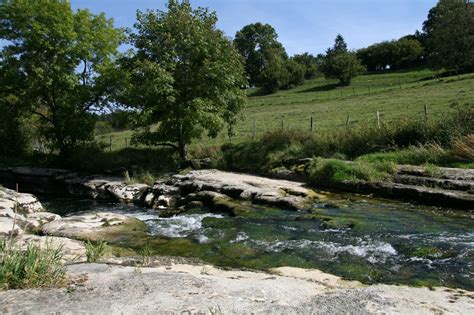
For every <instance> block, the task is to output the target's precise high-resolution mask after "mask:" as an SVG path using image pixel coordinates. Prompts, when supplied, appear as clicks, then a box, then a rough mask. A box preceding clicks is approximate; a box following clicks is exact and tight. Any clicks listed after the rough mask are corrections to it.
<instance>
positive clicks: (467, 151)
mask: <svg viewBox="0 0 474 315" xmlns="http://www.w3.org/2000/svg"><path fill="white" fill-rule="evenodd" d="M452 152H453V156H454V157H455V158H457V159H458V160H460V161H463V162H470V163H472V162H474V134H470V135H468V136H465V137H463V138H461V139H459V140H457V141H456V142H454V145H453V151H452Z"/></svg>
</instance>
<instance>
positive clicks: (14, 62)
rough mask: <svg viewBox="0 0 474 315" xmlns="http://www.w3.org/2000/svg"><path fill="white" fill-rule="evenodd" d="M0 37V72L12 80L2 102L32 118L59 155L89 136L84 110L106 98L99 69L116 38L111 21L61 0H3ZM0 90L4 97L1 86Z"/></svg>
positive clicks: (114, 46) (109, 55)
mask: <svg viewBox="0 0 474 315" xmlns="http://www.w3.org/2000/svg"><path fill="white" fill-rule="evenodd" d="M0 38H1V39H3V40H5V41H6V45H5V46H4V47H3V49H2V51H1V52H0V67H1V69H0V70H1V72H2V73H9V74H10V77H12V78H14V80H12V81H10V82H9V85H8V95H7V98H8V100H7V101H6V102H7V103H10V104H12V105H13V106H15V108H17V109H18V110H19V111H26V112H27V114H28V115H31V114H34V115H36V116H38V117H39V118H40V121H41V128H40V132H41V134H42V135H43V136H44V137H46V138H47V139H48V140H49V141H50V142H51V144H52V145H53V147H54V148H56V149H58V150H59V152H60V154H61V155H66V154H67V153H68V152H69V151H70V149H72V148H73V147H75V146H76V145H77V144H78V143H79V142H81V141H84V140H89V139H91V138H92V136H93V127H94V119H93V117H92V115H90V110H91V109H93V108H95V107H99V106H102V105H104V104H105V103H106V101H107V99H106V97H105V96H106V95H105V91H106V89H107V88H106V87H107V84H106V83H105V82H104V81H102V78H101V73H102V72H103V70H104V69H105V68H107V67H108V66H109V65H110V64H111V59H112V58H113V56H114V54H115V53H116V51H117V47H118V45H119V43H120V40H121V38H122V37H121V31H120V30H118V29H116V28H114V27H113V21H112V20H109V19H106V18H105V16H104V14H99V15H93V14H91V13H90V12H89V11H87V10H78V11H77V12H76V13H74V12H73V11H72V9H71V6H70V4H69V2H67V1H59V0H37V1H19V0H18V1H4V2H3V4H2V5H0ZM2 87H5V86H4V85H3V84H2ZM0 94H1V97H5V90H4V91H3V93H0ZM1 102H2V103H3V104H5V99H3V100H2V101H1ZM15 115H16V114H15ZM2 119H3V118H2Z"/></svg>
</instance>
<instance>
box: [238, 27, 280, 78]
mask: <svg viewBox="0 0 474 315" xmlns="http://www.w3.org/2000/svg"><path fill="white" fill-rule="evenodd" d="M234 43H235V45H236V47H237V49H238V50H239V52H240V54H241V55H242V56H243V57H244V59H245V71H246V74H247V76H248V78H249V83H250V84H251V85H256V86H263V85H268V82H265V81H263V82H262V81H261V79H262V75H261V73H262V71H264V70H266V71H268V69H265V67H266V66H267V67H268V64H269V63H272V62H274V59H275V58H278V59H285V60H286V59H287V58H288V56H287V55H286V52H285V49H284V48H283V45H282V44H281V43H280V42H279V41H278V34H277V32H276V31H275V29H274V28H273V27H272V26H271V25H270V24H262V23H254V24H249V25H246V26H244V27H243V28H242V29H241V30H240V31H238V32H237V33H236V35H235V39H234ZM275 71H278V69H277V70H272V72H275Z"/></svg>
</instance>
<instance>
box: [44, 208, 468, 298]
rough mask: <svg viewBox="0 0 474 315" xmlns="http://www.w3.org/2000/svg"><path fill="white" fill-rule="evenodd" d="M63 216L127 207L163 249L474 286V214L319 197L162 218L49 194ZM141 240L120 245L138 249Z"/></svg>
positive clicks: (359, 276) (243, 263)
mask: <svg viewBox="0 0 474 315" xmlns="http://www.w3.org/2000/svg"><path fill="white" fill-rule="evenodd" d="M44 203H45V205H46V206H47V208H49V210H50V211H52V212H56V213H58V214H61V215H68V214H71V213H77V212H78V211H108V212H117V213H122V214H127V215H130V216H133V217H135V218H138V219H140V220H142V221H144V222H145V223H146V224H147V225H148V227H149V235H147V236H146V243H147V244H151V246H152V248H153V250H154V252H155V253H156V254H158V255H171V256H185V257H196V258H200V259H202V260H205V261H207V262H210V263H213V264H216V265H220V266H230V267H247V268H253V269H267V268H271V267H278V266H294V267H302V268H318V269H321V270H323V271H326V272H329V273H333V274H336V275H339V276H343V277H345V278H348V279H355V280H360V281H363V282H365V283H379V282H382V283H400V284H411V285H426V286H440V285H444V286H450V287H460V288H464V289H468V290H474V217H473V215H472V213H469V212H455V211H446V210H441V209H436V208H432V207H419V206H413V205H410V204H404V203H396V202H389V201H380V200H377V201H375V200H369V201H365V200H352V201H348V200H345V201H344V202H342V203H341V202H339V203H338V204H339V205H335V204H333V203H330V204H315V205H314V206H313V209H312V211H311V212H312V215H308V214H307V213H301V212H294V211H285V210H277V209H270V208H264V207H256V208H255V209H254V210H255V211H252V213H251V214H249V215H246V216H244V217H230V216H227V215H224V214H216V213H210V212H209V211H207V210H206V209H200V210H194V211H192V212H187V213H185V214H182V215H180V216H176V217H172V218H159V217H158V216H157V213H156V212H154V211H153V210H147V209H144V208H139V207H135V206H127V205H123V204H117V203H108V202H97V201H90V200H73V199H55V200H49V201H48V200H46V201H45V202H44ZM143 244H144V240H143V236H141V239H130V240H127V241H126V242H122V243H121V244H120V245H121V246H126V247H130V248H133V249H135V250H137V249H139V247H140V246H143Z"/></svg>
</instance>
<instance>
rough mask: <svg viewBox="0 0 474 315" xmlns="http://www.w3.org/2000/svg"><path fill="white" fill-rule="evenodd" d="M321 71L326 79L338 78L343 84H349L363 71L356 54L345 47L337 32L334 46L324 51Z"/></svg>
mask: <svg viewBox="0 0 474 315" xmlns="http://www.w3.org/2000/svg"><path fill="white" fill-rule="evenodd" d="M321 71H322V72H323V74H324V76H325V77H326V78H328V79H338V80H339V83H340V84H341V85H343V86H345V85H349V84H350V83H351V80H352V79H353V78H354V77H356V76H357V75H358V74H359V73H361V72H362V71H364V67H363V66H362V65H361V63H360V60H359V59H358V58H357V55H356V54H355V53H353V52H350V51H349V50H348V49H347V44H346V42H345V41H344V38H343V37H342V36H341V35H340V34H339V35H337V37H336V40H335V41H334V46H333V47H332V48H329V49H328V50H327V52H326V56H325V58H324V62H323V64H322V65H321Z"/></svg>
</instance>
